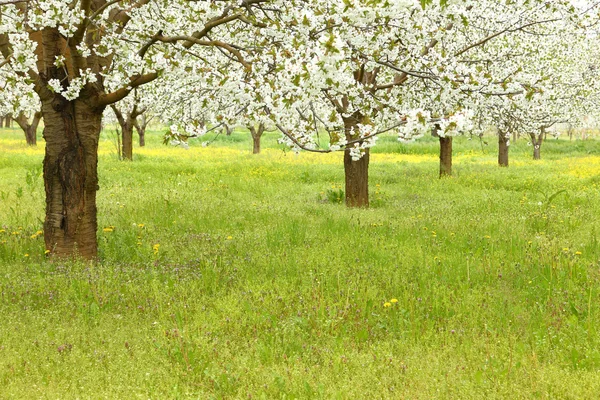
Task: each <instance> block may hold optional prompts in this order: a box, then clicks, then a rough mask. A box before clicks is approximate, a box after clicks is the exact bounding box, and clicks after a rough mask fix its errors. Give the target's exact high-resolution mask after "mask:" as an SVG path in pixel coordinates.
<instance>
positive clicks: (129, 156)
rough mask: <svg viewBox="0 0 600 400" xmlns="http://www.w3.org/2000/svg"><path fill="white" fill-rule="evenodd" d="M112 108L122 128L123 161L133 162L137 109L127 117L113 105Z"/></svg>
mask: <svg viewBox="0 0 600 400" xmlns="http://www.w3.org/2000/svg"><path fill="white" fill-rule="evenodd" d="M111 108H112V109H113V111H114V112H115V115H116V116H117V121H118V122H119V125H120V126H121V158H122V159H123V160H128V161H131V160H133V127H134V124H135V116H136V114H135V108H134V111H133V112H132V113H130V114H128V115H127V116H124V115H123V113H121V111H120V110H119V109H118V108H117V107H116V106H115V105H114V104H113V105H111Z"/></svg>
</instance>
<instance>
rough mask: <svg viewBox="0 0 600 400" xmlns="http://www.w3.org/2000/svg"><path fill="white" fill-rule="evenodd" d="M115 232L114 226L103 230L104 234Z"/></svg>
mask: <svg viewBox="0 0 600 400" xmlns="http://www.w3.org/2000/svg"><path fill="white" fill-rule="evenodd" d="M114 230H115V227H114V226H107V227H106V228H104V229H102V232H112V231H114Z"/></svg>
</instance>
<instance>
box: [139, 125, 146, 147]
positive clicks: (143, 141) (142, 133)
mask: <svg viewBox="0 0 600 400" xmlns="http://www.w3.org/2000/svg"><path fill="white" fill-rule="evenodd" d="M138 135H139V137H140V147H144V146H146V129H142V130H139V131H138Z"/></svg>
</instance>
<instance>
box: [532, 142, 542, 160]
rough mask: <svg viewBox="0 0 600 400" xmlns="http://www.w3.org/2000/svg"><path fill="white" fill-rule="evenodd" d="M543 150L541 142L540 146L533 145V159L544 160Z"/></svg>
mask: <svg viewBox="0 0 600 400" xmlns="http://www.w3.org/2000/svg"><path fill="white" fill-rule="evenodd" d="M541 149H542V146H541V142H540V144H534V145H533V159H534V160H541V159H542V154H541Z"/></svg>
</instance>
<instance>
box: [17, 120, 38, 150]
mask: <svg viewBox="0 0 600 400" xmlns="http://www.w3.org/2000/svg"><path fill="white" fill-rule="evenodd" d="M41 118H42V113H41V112H36V113H35V114H34V116H33V121H32V122H31V124H30V123H29V121H28V120H27V116H26V115H25V114H23V113H21V114H19V116H18V117H17V118H16V119H15V121H17V124H18V125H19V126H20V127H21V129H22V130H23V132H24V133H25V141H26V142H27V144H28V145H29V146H35V145H37V128H38V125H39V124H40V119H41Z"/></svg>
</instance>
